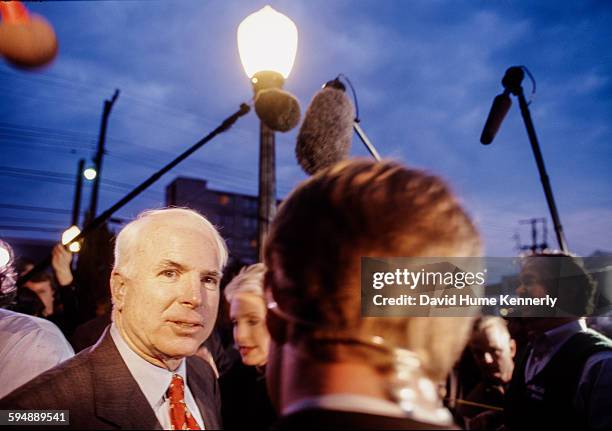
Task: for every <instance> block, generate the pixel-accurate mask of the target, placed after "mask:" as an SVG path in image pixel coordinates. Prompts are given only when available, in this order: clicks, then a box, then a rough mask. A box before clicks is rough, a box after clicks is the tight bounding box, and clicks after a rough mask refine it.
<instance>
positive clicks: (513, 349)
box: [510, 338, 516, 359]
mask: <svg viewBox="0 0 612 431" xmlns="http://www.w3.org/2000/svg"><path fill="white" fill-rule="evenodd" d="M510 354H511V355H512V358H513V359H514V356H515V355H516V341H514V338H510Z"/></svg>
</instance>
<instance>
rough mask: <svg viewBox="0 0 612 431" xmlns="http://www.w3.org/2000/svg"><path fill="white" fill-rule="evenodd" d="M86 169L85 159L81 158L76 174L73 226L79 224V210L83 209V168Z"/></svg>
mask: <svg viewBox="0 0 612 431" xmlns="http://www.w3.org/2000/svg"><path fill="white" fill-rule="evenodd" d="M84 169H85V159H81V160H79V165H78V168H77V175H76V185H75V189H74V202H73V204H72V223H71V224H70V225H71V226H78V225H79V212H80V211H81V193H82V190H83V170H84Z"/></svg>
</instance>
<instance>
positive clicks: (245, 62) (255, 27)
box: [237, 6, 298, 258]
mask: <svg viewBox="0 0 612 431" xmlns="http://www.w3.org/2000/svg"><path fill="white" fill-rule="evenodd" d="M237 36H238V52H239V54H240V60H241V61H242V66H243V67H244V70H245V72H246V74H247V76H248V77H249V79H250V80H251V83H252V84H253V91H254V92H255V97H257V93H259V92H260V91H262V90H268V89H280V88H282V87H283V84H284V83H285V79H286V78H287V77H288V76H289V74H290V73H291V69H292V68H293V63H294V62H295V55H296V53H297V43H298V32H297V27H296V25H295V23H294V22H293V21H291V19H289V18H288V17H287V16H285V15H283V14H282V13H280V12H277V11H276V10H274V9H273V8H272V7H270V6H265V7H264V8H262V9H260V10H258V11H257V12H255V13H252V14H251V15H249V16H247V17H246V18H245V19H244V20H243V21H242V22H241V23H240V25H239V26H238V34H237ZM274 147H275V137H274V131H273V130H272V129H270V128H269V127H268V126H266V124H264V122H263V121H261V122H260V134H259V214H258V215H259V217H258V220H259V222H258V231H259V232H258V243H259V257H260V258H262V257H263V256H262V253H263V243H264V238H265V236H266V234H267V232H268V226H269V225H270V223H271V221H272V219H273V218H274V214H275V212H276V172H275V171H276V163H275V158H276V156H275V148H274Z"/></svg>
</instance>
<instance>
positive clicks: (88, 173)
mask: <svg viewBox="0 0 612 431" xmlns="http://www.w3.org/2000/svg"><path fill="white" fill-rule="evenodd" d="M83 176H84V177H85V179H86V180H88V181H93V180H95V179H96V177H97V176H98V173H97V172H96V170H95V169H94V168H87V169H85V170H84V171H83Z"/></svg>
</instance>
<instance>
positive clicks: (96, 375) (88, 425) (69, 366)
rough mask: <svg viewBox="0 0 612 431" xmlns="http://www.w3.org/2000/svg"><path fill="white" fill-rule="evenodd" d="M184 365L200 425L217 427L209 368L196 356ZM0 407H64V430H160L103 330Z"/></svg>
mask: <svg viewBox="0 0 612 431" xmlns="http://www.w3.org/2000/svg"><path fill="white" fill-rule="evenodd" d="M186 365H187V373H188V376H189V379H188V384H189V388H190V389H191V393H192V394H193V397H194V398H195V401H196V403H197V405H198V407H199V409H200V412H201V414H202V418H203V419H204V425H205V426H206V428H207V429H216V428H220V427H221V416H220V413H221V412H220V410H221V409H220V407H221V406H220V394H219V387H218V385H217V380H216V378H215V374H214V372H213V370H212V368H211V367H210V365H208V364H207V363H206V362H205V361H203V360H201V359H200V358H196V357H191V358H187V364H186ZM0 409H20V410H30V409H36V410H45V409H55V410H69V415H70V426H69V428H76V429H92V428H93V429H161V425H160V424H159V422H158V420H157V417H156V416H155V413H154V412H153V409H152V408H151V406H150V405H149V403H148V401H147V399H146V398H145V396H144V394H143V393H142V391H141V390H140V388H139V386H138V383H137V382H136V380H134V378H133V377H132V374H131V373H130V371H129V369H128V368H127V366H126V365H125V363H124V362H123V359H122V358H121V355H120V354H119V351H118V350H117V347H116V346H115V343H114V342H113V340H112V338H111V336H110V333H109V331H108V330H106V332H105V333H104V335H103V336H102V338H101V339H100V341H98V343H97V344H96V345H95V346H93V347H91V348H89V349H87V350H84V351H82V352H81V353H79V354H78V355H77V356H75V357H74V358H72V359H69V360H67V361H65V362H63V363H61V364H60V365H58V366H57V367H54V368H52V369H51V370H49V371H47V372H45V373H43V374H41V375H40V376H38V377H36V378H35V379H33V380H31V381H30V382H29V383H26V384H25V385H23V386H21V387H20V388H18V389H16V390H15V391H13V392H12V393H10V394H9V395H7V396H6V397H5V398H3V399H2V400H0ZM64 428H65V427H64Z"/></svg>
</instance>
